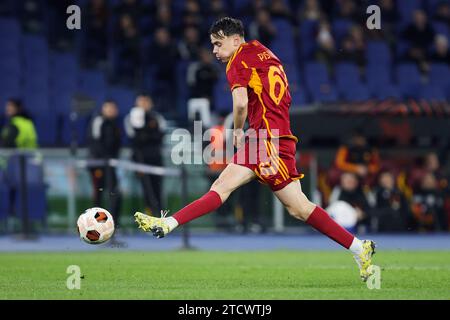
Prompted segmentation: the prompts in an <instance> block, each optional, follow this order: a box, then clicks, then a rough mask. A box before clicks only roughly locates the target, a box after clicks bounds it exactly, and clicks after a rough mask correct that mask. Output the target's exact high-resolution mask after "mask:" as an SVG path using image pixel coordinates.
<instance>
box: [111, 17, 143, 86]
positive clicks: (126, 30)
mask: <svg viewBox="0 0 450 320" xmlns="http://www.w3.org/2000/svg"><path fill="white" fill-rule="evenodd" d="M116 43H117V50H118V51H119V57H118V58H119V59H118V61H117V64H118V68H117V71H118V75H119V77H121V78H122V79H125V80H131V83H133V82H132V81H133V80H136V79H137V76H138V72H139V70H140V66H141V58H140V52H141V49H140V48H141V38H140V35H139V31H138V29H137V26H136V22H135V21H134V20H133V17H132V16H130V15H129V14H123V15H122V16H120V20H119V26H118V30H117V33H116Z"/></svg>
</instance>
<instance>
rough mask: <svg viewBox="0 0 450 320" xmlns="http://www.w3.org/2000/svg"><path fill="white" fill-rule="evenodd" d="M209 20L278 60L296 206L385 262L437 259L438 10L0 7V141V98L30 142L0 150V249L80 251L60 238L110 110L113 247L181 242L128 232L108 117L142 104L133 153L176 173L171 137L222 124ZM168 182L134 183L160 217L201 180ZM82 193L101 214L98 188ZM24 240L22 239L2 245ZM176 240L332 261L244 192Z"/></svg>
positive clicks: (382, 2)
mask: <svg viewBox="0 0 450 320" xmlns="http://www.w3.org/2000/svg"><path fill="white" fill-rule="evenodd" d="M72 4H76V5H78V6H79V7H80V8H81V29H80V30H69V29H68V28H67V27H66V20H67V19H68V17H69V16H70V14H68V13H66V9H67V7H68V6H70V5H72ZM372 4H376V5H378V6H380V8H381V30H369V29H368V28H367V27H366V20H367V18H368V17H369V14H367V13H366V9H367V7H368V6H369V5H372ZM227 15H230V16H233V17H237V18H240V19H242V21H243V22H244V25H245V27H246V39H247V40H249V39H259V40H260V41H261V42H262V43H263V44H265V45H266V46H268V47H269V48H270V49H271V50H272V51H273V52H274V53H275V54H276V55H277V56H278V57H279V58H280V59H281V60H282V62H283V64H284V67H285V70H286V73H287V76H288V79H289V84H290V89H291V94H292V106H291V117H292V118H291V121H292V128H293V131H294V134H295V135H296V136H298V137H299V140H300V142H299V144H298V151H299V153H298V168H299V169H300V170H301V171H302V172H305V174H306V177H305V179H304V180H303V188H304V190H305V193H306V194H307V195H308V196H309V197H311V198H312V199H313V200H314V201H315V202H317V203H320V204H321V205H322V206H323V207H329V208H330V210H331V211H332V212H333V213H334V217H335V218H336V219H338V220H339V221H340V222H341V223H343V224H345V225H346V227H347V228H349V229H351V230H352V231H355V232H357V233H358V234H359V235H360V236H361V237H366V236H368V234H370V235H371V236H372V237H374V238H376V239H377V237H378V239H379V242H381V243H382V244H383V245H385V246H387V248H388V249H389V248H390V249H400V248H402V249H431V250H433V249H435V250H442V249H445V250H448V249H449V248H450V247H449V244H450V241H448V240H449V238H448V231H449V225H450V189H449V185H448V179H449V173H450V171H449V166H450V161H449V157H448V155H449V147H450V130H449V129H448V128H449V119H450V118H449V115H450V105H449V100H450V52H449V40H450V4H449V2H448V1H442V0H379V1H375V0H373V1H364V0H359V1H357V0H355V1H352V0H336V1H334V0H266V1H264V0H259V1H258V0H211V1H202V0H111V1H106V0H105V1H103V0H78V1H66V0H21V1H13V0H2V1H1V2H0V106H1V108H2V112H1V114H0V128H2V127H3V128H4V127H5V126H6V125H7V124H8V121H9V119H8V118H7V116H6V114H5V112H3V111H4V110H5V109H6V105H7V103H8V101H9V102H11V99H20V100H21V101H22V104H23V106H24V107H25V109H26V110H27V112H28V114H29V116H30V118H31V119H32V121H33V122H34V124H35V127H36V132H37V137H38V145H39V146H38V148H36V149H35V150H31V151H30V150H28V151H26V156H25V158H23V157H21V156H20V154H23V150H19V149H17V148H0V155H1V156H0V161H1V162H0V232H1V235H2V236H1V237H0V250H1V251H17V250H24V251H30V250H32V251H34V250H56V251H60V250H66V249H67V250H97V249H98V248H97V247H95V248H94V247H88V246H87V245H83V244H82V243H81V242H78V240H77V239H76V236H75V235H76V223H75V222H76V218H77V216H78V215H79V214H80V213H81V212H83V211H84V210H85V209H86V208H89V207H92V206H94V201H93V194H94V191H95V190H94V189H95V187H93V184H92V181H91V176H90V173H89V170H88V169H87V167H86V166H89V161H86V160H89V159H91V158H92V156H90V154H89V146H90V144H91V143H92V137H91V135H90V130H91V129H90V127H91V124H92V122H93V119H94V118H95V117H96V116H97V115H98V114H99V113H100V110H101V108H102V105H103V104H104V103H105V101H111V100H112V101H114V102H115V103H116V105H117V107H118V110H119V118H118V120H117V123H118V124H119V127H120V130H121V134H120V141H121V149H120V157H119V158H120V159H121V161H122V162H120V163H121V165H119V167H118V169H117V175H118V183H119V189H120V192H121V206H120V209H119V211H118V213H117V214H118V217H119V218H118V219H119V222H120V227H119V228H118V229H117V236H118V239H119V240H124V241H125V242H126V243H127V244H126V245H127V246H128V248H130V249H133V248H134V249H136V250H142V249H149V250H158V249H168V248H176V247H179V246H182V244H183V242H182V239H183V237H182V236H181V235H182V234H183V233H182V232H181V231H177V232H178V235H174V236H173V237H172V236H171V237H169V238H167V239H165V240H163V241H161V242H158V243H156V241H155V242H153V241H148V240H150V239H143V238H142V237H141V236H138V235H139V233H138V230H137V229H136V228H135V225H134V221H133V218H132V215H133V213H134V212H135V211H137V210H144V209H145V208H146V207H149V206H148V205H147V204H148V202H146V200H145V199H144V198H145V197H144V196H143V191H142V188H141V183H140V179H141V178H142V173H139V172H141V171H142V170H137V169H136V168H135V167H133V165H135V164H136V161H135V159H133V158H132V153H133V141H132V138H130V136H128V135H127V134H126V132H127V128H126V126H125V119H126V117H127V115H128V114H129V113H130V110H131V109H132V108H133V107H135V105H136V103H137V102H136V98H137V97H138V96H139V95H143V94H144V95H148V96H150V97H151V98H152V100H153V102H154V109H153V110H154V111H156V112H157V115H158V117H159V118H158V119H159V120H158V121H159V122H158V123H159V129H160V130H159V131H157V132H156V133H155V134H160V133H161V136H160V137H159V136H158V137H159V138H157V137H155V139H156V140H151V139H149V140H148V141H161V145H162V147H161V149H155V150H157V152H161V158H162V160H161V163H160V164H161V165H162V167H164V168H165V169H166V170H170V169H174V170H175V171H174V172H176V170H178V169H180V167H178V166H175V165H174V164H173V163H172V162H171V158H170V155H171V151H172V147H173V145H174V143H175V142H174V141H171V139H170V135H171V133H172V132H173V130H175V129H177V128H185V129H187V130H188V131H190V132H193V128H192V123H193V120H194V119H198V117H199V116H200V118H201V119H202V120H204V125H205V128H204V129H206V128H209V127H213V126H217V125H221V124H222V123H223V122H222V121H223V118H224V117H226V116H227V115H228V114H229V113H230V111H231V106H232V104H231V95H230V93H229V89H228V86H227V83H226V78H225V72H224V67H223V66H221V65H219V64H218V63H216V62H215V61H214V60H215V59H214V58H213V57H212V55H211V45H210V43H209V37H208V32H207V31H208V28H209V26H210V25H211V23H212V22H213V21H214V20H215V19H217V18H218V17H222V16H227ZM199 98H200V100H198V99H199ZM192 99H194V100H192ZM195 99H196V100H195ZM205 99H206V100H205ZM199 101H200V104H199V105H198V103H199ZM196 103H197V104H196ZM196 108H199V109H200V110H201V112H200V113H196V112H194V111H195V110H196ZM155 114H156V113H155ZM161 119H163V120H161ZM162 123H164V125H162ZM227 123H228V122H226V121H225V125H226V124H227ZM1 139H2V138H1V137H0V142H1ZM158 139H159V140H158ZM149 143H150V142H149ZM199 152H201V149H199V148H198V145H192V153H193V154H196V153H197V154H198V153H199ZM20 159H24V162H22V163H21V162H20V161H21V160H20ZM126 161H133V162H131V163H130V162H126ZM127 164H128V165H129V166H127ZM147 164H154V165H157V166H159V165H158V163H157V161H156V162H155V163H151V161H150V162H147ZM21 169H24V170H21ZM147 169H148V168H147ZM183 169H184V170H185V171H186V177H187V178H186V181H185V182H186V185H185V191H186V192H185V193H183V188H182V183H180V177H179V176H177V175H175V176H170V175H169V171H164V170H163V171H162V174H163V175H162V177H161V178H160V179H155V176H151V177H150V179H153V180H152V181H157V183H156V184H153V189H154V190H153V193H154V194H156V195H157V196H156V197H157V198H159V202H160V207H161V208H167V209H169V210H171V212H174V211H176V210H177V209H179V208H180V207H181V206H182V204H183V203H185V202H186V201H187V200H192V199H195V198H197V197H199V196H200V195H202V194H203V193H204V192H205V191H207V190H208V188H209V185H210V183H211V179H212V177H214V175H215V174H217V168H215V167H214V168H213V167H211V166H207V165H205V164H196V165H187V166H184V167H183ZM219 169H220V168H219ZM21 172H22V173H23V172H26V177H25V178H24V177H23V176H21ZM152 172H153V171H152ZM152 177H153V178H152ZM21 179H22V180H21ZM99 191H100V197H103V198H105V199H103V200H104V201H103V202H102V206H103V207H105V208H107V209H108V210H112V209H111V201H112V200H111V199H113V198H114V197H117V194H115V193H114V192H115V191H114V190H113V191H111V190H103V189H102V190H99ZM330 206H331V207H330ZM24 218H25V219H24ZM185 231H186V230H185ZM25 233H26V238H28V237H30V236H31V237H32V238H33V239H36V238H37V240H38V241H35V242H33V241H31V242H27V241H25V242H23V241H16V240H17V239H18V238H17V237H16V236H17V235H24V234H25ZM189 233H190V234H191V235H192V236H193V239H194V242H195V244H194V246H197V247H200V248H205V249H220V250H226V249H227V246H228V245H230V244H233V245H231V249H233V248H234V249H236V248H242V249H244V250H253V249H262V248H266V249H273V248H290V249H308V248H309V249H333V248H337V247H334V245H333V244H331V243H330V242H329V241H328V240H327V239H322V238H315V237H314V234H315V232H314V231H313V230H311V229H310V228H309V227H307V226H306V225H303V224H302V223H298V222H297V221H295V220H294V219H293V218H291V217H289V216H288V214H287V213H285V212H283V209H282V208H281V206H280V204H279V203H278V202H277V201H275V200H274V198H273V196H272V195H271V193H270V191H269V190H268V189H267V188H265V187H263V186H262V185H259V184H257V183H256V182H255V183H254V184H252V185H251V186H249V187H248V188H246V189H243V190H240V191H238V192H236V194H234V195H233V196H232V198H231V199H230V200H229V203H228V204H227V206H226V208H225V209H223V210H222V211H221V212H219V213H217V214H211V215H208V216H205V217H203V218H202V219H199V220H197V221H194V222H192V223H191V224H190V225H189ZM214 234H216V235H218V237H215V236H213V235H214ZM386 234H389V235H386ZM298 235H302V236H303V237H304V238H301V237H300V238H297V237H296V236H298ZM184 236H186V233H184ZM52 237H54V238H52ZM49 238H50V240H48V239H49ZM39 239H40V240H39ZM51 239H58V240H57V241H54V240H51ZM184 239H185V238H184ZM195 239H196V240H195ZM302 239H304V241H303V240H302ZM142 240H144V241H142ZM145 240H147V241H145ZM166 240H167V241H166ZM164 241H165V242H164ZM184 244H185V245H186V242H184ZM313 244H314V245H313ZM446 270H448V269H446Z"/></svg>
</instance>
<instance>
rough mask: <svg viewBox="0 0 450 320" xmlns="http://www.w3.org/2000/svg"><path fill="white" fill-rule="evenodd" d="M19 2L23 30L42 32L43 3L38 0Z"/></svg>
mask: <svg viewBox="0 0 450 320" xmlns="http://www.w3.org/2000/svg"><path fill="white" fill-rule="evenodd" d="M19 3H20V4H19V14H20V18H21V21H22V26H23V30H24V31H25V32H29V33H40V32H43V31H44V14H45V8H44V6H43V3H42V2H41V1H39V0H23V1H20V2H19Z"/></svg>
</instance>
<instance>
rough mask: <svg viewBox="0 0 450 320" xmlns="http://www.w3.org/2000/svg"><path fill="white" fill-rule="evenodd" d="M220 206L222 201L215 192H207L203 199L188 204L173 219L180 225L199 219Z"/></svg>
mask: <svg viewBox="0 0 450 320" xmlns="http://www.w3.org/2000/svg"><path fill="white" fill-rule="evenodd" d="M221 205H222V199H220V196H219V194H218V193H217V192H215V191H209V192H208V193H206V194H205V195H203V197H201V198H200V199H198V200H195V201H194V202H192V203H190V204H188V205H187V206H186V207H184V208H183V209H181V210H180V211H178V212H177V213H175V214H174V215H173V216H172V217H174V218H175V219H176V220H177V221H178V223H179V224H180V225H182V224H185V223H187V222H189V221H191V220H194V219H196V218H198V217H201V216H203V215H205V214H207V213H210V212H211V211H214V210H216V209H217V208H219V207H220V206H221Z"/></svg>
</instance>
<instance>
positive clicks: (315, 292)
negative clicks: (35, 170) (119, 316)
mask: <svg viewBox="0 0 450 320" xmlns="http://www.w3.org/2000/svg"><path fill="white" fill-rule="evenodd" d="M373 261H374V264H376V265H378V266H380V267H381V269H382V271H381V277H382V281H381V288H380V289H378V290H377V289H372V290H369V289H368V288H367V286H366V285H365V284H364V283H363V282H362V281H361V280H360V279H359V273H358V270H357V267H356V264H355V262H354V261H353V257H352V256H351V255H350V254H349V253H348V252H345V251H333V252H327V251H320V252H315V251H267V252H208V251H202V252H199V251H171V252H121V251H98V252H86V253H72V252H68V253H0V299H159V300H169V299H199V300H209V299H226V300H228V299H231V300H233V299H258V300H266V299H450V290H449V284H450V251H439V252H438V251H433V252H431V251H380V252H377V254H376V255H375V256H374V259H373ZM69 265H78V266H79V267H80V269H81V274H82V276H83V277H82V280H81V288H80V290H69V289H67V287H66V280H67V277H68V276H69V274H67V273H66V269H67V267H68V266H69Z"/></svg>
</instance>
